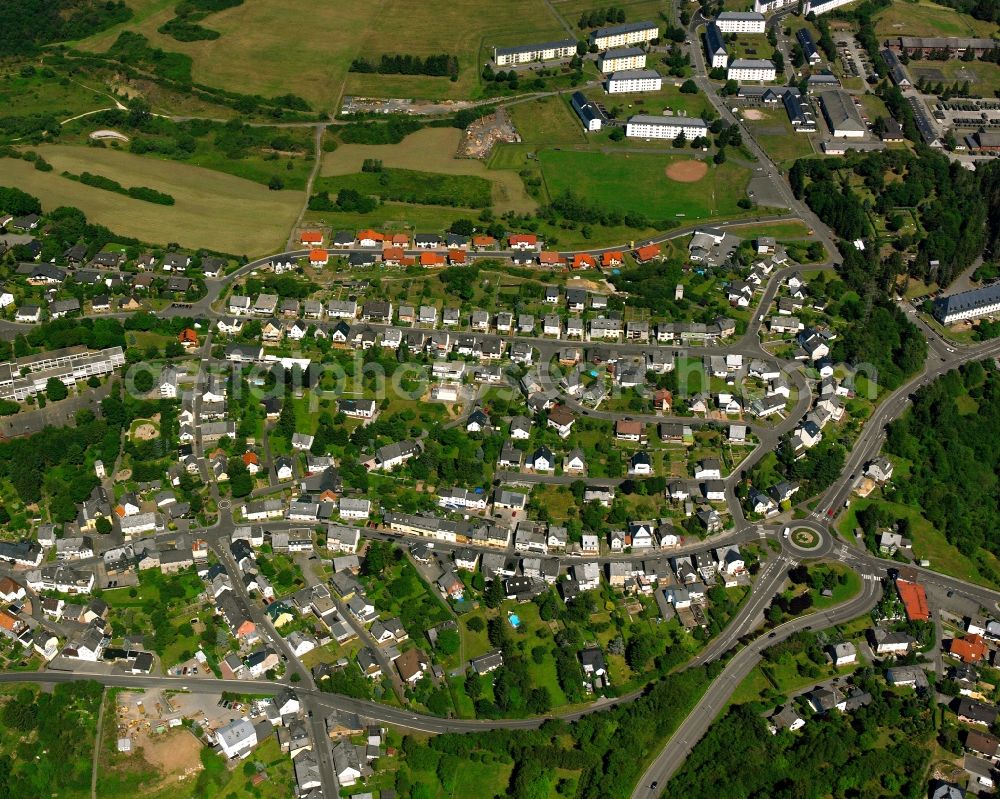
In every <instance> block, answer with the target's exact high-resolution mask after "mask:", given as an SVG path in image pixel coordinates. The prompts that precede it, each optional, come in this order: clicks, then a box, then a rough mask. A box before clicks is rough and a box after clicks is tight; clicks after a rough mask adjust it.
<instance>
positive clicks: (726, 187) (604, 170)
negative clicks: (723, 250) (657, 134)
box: [538, 150, 750, 220]
mask: <svg viewBox="0 0 1000 799" xmlns="http://www.w3.org/2000/svg"><path fill="white" fill-rule="evenodd" d="M538 158H539V161H540V162H541V165H542V173H543V175H544V176H545V185H546V188H547V189H548V192H549V195H550V196H557V195H559V194H561V193H563V192H565V191H573V192H574V193H575V194H577V195H579V196H582V197H585V198H587V200H588V201H590V202H592V203H596V204H597V205H600V206H602V207H606V208H614V209H617V210H621V211H623V212H635V213H643V214H646V215H647V216H648V217H649V218H650V219H657V220H659V219H674V218H676V217H684V218H686V219H689V220H690V219H705V218H709V217H731V216H738V215H740V214H741V213H742V212H741V210H740V208H739V207H738V206H737V205H736V201H737V200H738V199H740V196H743V195H745V192H746V185H747V183H748V182H749V179H750V174H749V172H748V171H747V170H746V169H744V168H743V167H739V166H736V165H734V164H730V163H725V164H722V165H720V166H714V165H712V166H710V167H709V170H708V174H707V175H706V176H705V177H704V178H702V179H701V180H698V181H696V182H693V183H680V182H676V181H673V180H670V179H668V178H667V177H666V174H665V173H666V170H667V168H668V167H670V165H671V164H675V163H678V162H682V161H686V160H689V159H687V158H684V157H679V156H666V155H652V154H650V155H635V154H627V155H619V154H605V153H592V152H572V151H566V150H544V151H542V152H541V153H539V155H538Z"/></svg>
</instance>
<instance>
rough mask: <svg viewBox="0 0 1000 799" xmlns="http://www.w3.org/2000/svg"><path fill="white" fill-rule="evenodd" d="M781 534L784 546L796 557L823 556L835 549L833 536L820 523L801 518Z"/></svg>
mask: <svg viewBox="0 0 1000 799" xmlns="http://www.w3.org/2000/svg"><path fill="white" fill-rule="evenodd" d="M785 530H787V531H788V533H787V535H786V534H785V533H784V532H783V533H782V535H781V545H782V548H783V549H784V550H785V551H786V552H788V553H789V554H790V555H793V556H794V557H796V558H822V557H826V556H827V555H829V554H830V552H831V551H832V550H833V536H831V534H830V532H829V531H828V530H826V529H825V528H824V527H822V526H821V525H819V524H812V523H809V522H804V521H802V520H799V521H798V522H793V523H791V524H790V525H788V526H787V527H786V528H785Z"/></svg>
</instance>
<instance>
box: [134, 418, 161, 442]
mask: <svg viewBox="0 0 1000 799" xmlns="http://www.w3.org/2000/svg"><path fill="white" fill-rule="evenodd" d="M159 434H160V431H159V430H157V429H156V425H154V424H152V423H150V422H145V423H143V424H141V425H139V426H138V427H137V428H136V429H135V433H133V434H132V437H133V438H134V439H135V440H136V441H152V440H153V439H154V438H156V437H157V436H158V435H159Z"/></svg>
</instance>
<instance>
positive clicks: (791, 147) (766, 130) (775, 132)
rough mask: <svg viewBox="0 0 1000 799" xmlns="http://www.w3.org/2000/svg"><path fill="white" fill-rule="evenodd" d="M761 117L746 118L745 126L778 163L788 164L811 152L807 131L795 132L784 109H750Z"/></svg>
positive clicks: (811, 147)
mask: <svg viewBox="0 0 1000 799" xmlns="http://www.w3.org/2000/svg"><path fill="white" fill-rule="evenodd" d="M752 110H753V111H754V112H755V114H754V115H755V116H758V115H759V116H760V117H761V119H749V118H746V117H745V118H746V124H747V127H748V128H750V130H751V131H753V136H754V138H755V139H756V140H757V142H758V143H759V144H760V146H761V147H763V148H764V149H765V150H766V151H767V154H768V155H769V156H771V158H773V159H774V160H775V161H776V162H777V163H778V164H789V165H791V163H792V162H793V161H795V160H796V159H799V158H805V157H807V156H810V155H812V154H813V152H814V151H813V146H812V144H811V143H810V141H809V134H808V133H796V132H795V129H794V128H793V127H792V123H791V122H789V121H788V115H787V114H786V113H785V111H784V109H781V110H774V111H772V110H764V109H761V108H754V109H752Z"/></svg>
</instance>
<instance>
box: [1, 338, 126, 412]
mask: <svg viewBox="0 0 1000 799" xmlns="http://www.w3.org/2000/svg"><path fill="white" fill-rule="evenodd" d="M124 365H125V354H124V353H123V352H122V348H121V347H108V348H107V349H104V350H88V349H87V348H86V347H85V346H83V345H80V346H76V347H66V348H64V349H61V350H53V351H51V352H43V353H42V354H40V355H29V356H27V357H24V358H18V359H17V360H16V361H9V362H7V363H0V399H8V400H15V401H16V402H24V400H26V399H27V398H28V397H30V396H32V395H34V394H39V393H41V392H42V391H45V384H46V383H47V382H48V381H49V378H52V377H55V378H57V379H58V380H61V381H62V383H63V384H64V385H65V386H67V387H72V386H73V385H74V384H75V383H76V382H77V381H78V380H86V379H87V378H88V377H92V376H97V377H101V376H103V375H107V374H111V372H113V371H114V370H115V369H117V368H119V367H122V366H124Z"/></svg>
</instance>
